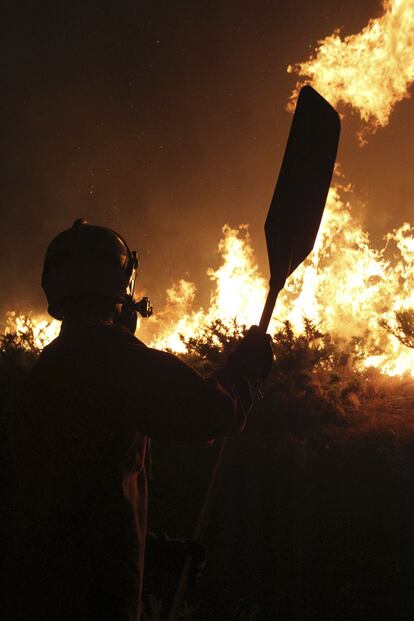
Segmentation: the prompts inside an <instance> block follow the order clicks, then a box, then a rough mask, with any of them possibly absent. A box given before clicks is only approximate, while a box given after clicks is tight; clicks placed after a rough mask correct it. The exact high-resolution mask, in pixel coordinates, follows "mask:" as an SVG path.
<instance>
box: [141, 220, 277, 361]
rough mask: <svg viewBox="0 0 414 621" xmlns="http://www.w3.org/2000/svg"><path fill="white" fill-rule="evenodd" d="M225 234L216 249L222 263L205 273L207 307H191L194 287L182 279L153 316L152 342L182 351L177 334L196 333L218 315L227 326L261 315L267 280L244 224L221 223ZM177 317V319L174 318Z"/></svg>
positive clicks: (246, 322) (182, 346)
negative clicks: (209, 286)
mask: <svg viewBox="0 0 414 621" xmlns="http://www.w3.org/2000/svg"><path fill="white" fill-rule="evenodd" d="M223 234H224V237H223V239H222V240H221V241H220V243H219V246H218V251H219V253H220V254H221V257H222V264H221V265H220V267H219V268H218V269H217V270H214V269H211V268H210V269H209V270H208V271H207V274H208V276H209V278H210V280H211V281H212V282H213V283H214V284H215V288H214V289H213V291H212V293H211V296H210V304H209V307H208V309H207V310H206V311H204V310H203V309H201V308H199V309H197V310H195V311H192V310H191V308H192V305H193V302H194V298H195V294H196V288H195V285H194V284H192V283H189V282H186V281H184V280H180V281H179V282H178V284H176V285H175V286H173V287H172V288H171V289H169V290H168V291H167V304H166V306H165V308H164V309H163V310H162V311H161V313H159V316H158V317H157V318H156V319H155V323H154V328H155V330H154V328H152V331H153V334H154V337H153V338H152V342H151V345H152V346H153V347H157V348H160V349H165V348H169V349H172V350H173V351H177V352H183V351H184V350H185V346H184V343H183V341H182V339H181V338H180V335H182V336H183V337H184V338H188V337H190V336H197V335H198V334H200V333H201V332H202V331H203V328H205V327H206V326H208V325H210V324H211V322H212V321H214V320H216V319H219V320H221V321H222V322H223V324H224V325H226V326H229V327H230V326H232V325H234V322H236V323H237V324H238V325H251V324H253V323H257V322H258V321H259V319H260V307H261V306H263V303H264V300H265V298H266V281H265V280H264V278H263V277H262V276H261V275H260V273H259V269H258V267H257V264H256V262H255V260H254V252H253V249H252V246H251V240H250V236H249V232H248V227H247V226H246V225H241V226H240V227H239V229H232V228H231V227H229V226H228V225H225V226H224V227H223ZM177 318H178V319H177Z"/></svg>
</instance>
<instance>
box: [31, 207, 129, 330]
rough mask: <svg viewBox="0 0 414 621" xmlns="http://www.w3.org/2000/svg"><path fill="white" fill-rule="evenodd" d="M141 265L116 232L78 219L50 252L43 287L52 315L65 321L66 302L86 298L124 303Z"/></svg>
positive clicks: (54, 240) (44, 268) (50, 245)
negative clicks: (69, 299) (104, 298)
mask: <svg viewBox="0 0 414 621" xmlns="http://www.w3.org/2000/svg"><path fill="white" fill-rule="evenodd" d="M137 266H138V261H137V258H136V253H135V252H131V251H130V250H129V248H128V246H127V244H126V242H125V241H124V240H123V239H122V237H121V236H120V235H118V234H117V233H115V231H112V230H111V229H107V228H105V227H103V226H94V225H92V224H88V223H87V221H86V220H84V219H83V218H80V219H79V220H76V221H75V222H74V224H73V226H72V228H70V229H67V230H65V231H63V232H62V233H60V234H59V235H57V237H55V238H54V239H53V240H52V241H51V243H50V244H49V247H48V249H47V251H46V255H45V261H44V266H43V275H42V287H43V289H44V291H45V294H46V298H47V301H48V312H49V314H50V315H51V316H52V317H54V318H55V319H63V305H62V302H63V301H64V300H65V299H66V298H73V297H79V296H84V295H100V296H106V297H109V298H113V299H114V300H117V301H119V302H122V301H123V300H124V299H125V296H126V295H127V293H128V286H129V285H130V283H131V282H132V280H133V279H134V276H135V270H136V268H137Z"/></svg>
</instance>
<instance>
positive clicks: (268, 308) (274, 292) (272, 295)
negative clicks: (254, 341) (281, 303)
mask: <svg viewBox="0 0 414 621" xmlns="http://www.w3.org/2000/svg"><path fill="white" fill-rule="evenodd" d="M281 289H282V287H280V288H279V287H277V288H273V287H270V289H269V293H268V294H267V298H266V302H265V305H264V308H263V312H262V317H261V319H260V323H259V330H260V331H261V332H263V334H266V331H267V328H268V327H269V323H270V320H271V318H272V315H273V311H274V308H275V304H276V300H277V296H278V295H279V292H280V291H281Z"/></svg>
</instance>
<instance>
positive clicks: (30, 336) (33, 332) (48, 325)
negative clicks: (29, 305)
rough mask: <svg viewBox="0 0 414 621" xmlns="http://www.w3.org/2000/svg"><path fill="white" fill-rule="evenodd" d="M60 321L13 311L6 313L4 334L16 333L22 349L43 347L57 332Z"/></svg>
mask: <svg viewBox="0 0 414 621" xmlns="http://www.w3.org/2000/svg"><path fill="white" fill-rule="evenodd" d="M59 330H60V323H59V322H58V321H56V320H55V319H53V320H52V321H50V320H49V319H46V318H45V317H41V316H32V315H19V314H17V313H16V312H15V311H10V312H8V313H7V314H6V326H5V329H4V334H5V335H10V334H17V336H18V341H19V345H20V346H21V347H22V349H30V348H31V347H33V346H34V347H35V348H37V349H43V347H45V346H46V345H47V344H48V343H50V341H52V340H53V339H54V338H56V337H57V336H58V334H59Z"/></svg>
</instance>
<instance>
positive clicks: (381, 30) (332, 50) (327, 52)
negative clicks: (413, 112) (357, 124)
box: [288, 0, 414, 131]
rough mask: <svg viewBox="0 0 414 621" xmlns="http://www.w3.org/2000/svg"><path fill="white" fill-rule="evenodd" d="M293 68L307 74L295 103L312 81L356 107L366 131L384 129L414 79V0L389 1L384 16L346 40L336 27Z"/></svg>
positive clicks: (324, 92) (290, 69)
mask: <svg viewBox="0 0 414 621" xmlns="http://www.w3.org/2000/svg"><path fill="white" fill-rule="evenodd" d="M288 72H289V73H296V74H298V75H299V76H301V77H302V79H301V80H300V81H299V82H298V84H297V85H296V89H295V91H294V92H293V94H292V98H291V106H292V105H293V106H294V102H295V101H296V96H297V93H298V90H299V88H300V86H301V85H302V84H303V83H304V82H310V83H311V84H312V85H313V86H314V87H315V88H316V90H317V91H319V92H320V93H321V94H322V95H323V96H324V97H325V98H326V99H328V101H329V102H330V103H331V104H332V105H333V106H336V105H337V104H338V103H340V102H342V103H345V104H349V105H350V106H352V107H353V108H354V109H355V110H356V111H357V112H358V113H359V115H360V117H361V119H362V121H363V122H364V123H366V124H367V126H366V129H367V128H368V129H371V131H375V130H376V129H378V128H379V127H385V126H386V125H387V123H388V121H389V118H390V114H391V112H392V110H393V108H394V106H395V104H396V103H397V102H399V101H401V100H402V99H404V98H406V97H409V92H408V89H409V87H410V85H411V84H412V82H413V81H414V0H384V3H383V14H382V15H381V16H380V17H378V18H376V19H371V20H370V21H369V23H368V24H367V26H366V27H365V28H364V29H363V30H362V31H361V32H360V33H358V34H354V35H349V36H346V37H344V38H343V39H342V38H341V35H340V33H339V31H338V30H337V31H335V32H334V33H333V34H332V35H330V36H328V37H326V38H325V39H324V40H323V41H319V43H318V47H317V49H316V51H315V54H314V56H311V58H310V59H309V60H307V61H304V62H301V63H297V64H295V65H290V66H289V67H288Z"/></svg>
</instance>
